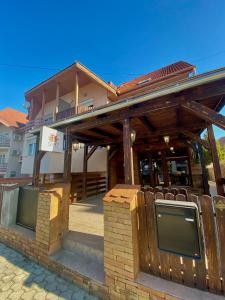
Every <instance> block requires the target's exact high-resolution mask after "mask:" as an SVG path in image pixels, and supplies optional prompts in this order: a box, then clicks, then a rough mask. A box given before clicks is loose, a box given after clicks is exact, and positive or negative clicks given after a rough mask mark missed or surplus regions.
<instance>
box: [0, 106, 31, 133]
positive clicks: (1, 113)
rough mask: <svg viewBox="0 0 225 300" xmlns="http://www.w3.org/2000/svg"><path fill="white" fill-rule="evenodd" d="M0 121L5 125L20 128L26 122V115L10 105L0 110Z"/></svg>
mask: <svg viewBox="0 0 225 300" xmlns="http://www.w3.org/2000/svg"><path fill="white" fill-rule="evenodd" d="M0 123H2V124H4V125H5V126H7V127H15V128H20V127H21V126H24V125H25V124H26V123H27V115H26V114H25V113H22V112H21V111H18V110H15V109H12V108H10V107H7V108H4V109H3V110H0Z"/></svg>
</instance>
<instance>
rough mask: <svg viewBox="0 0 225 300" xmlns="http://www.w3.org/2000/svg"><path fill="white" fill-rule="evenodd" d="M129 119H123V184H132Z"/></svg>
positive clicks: (132, 169)
mask: <svg viewBox="0 0 225 300" xmlns="http://www.w3.org/2000/svg"><path fill="white" fill-rule="evenodd" d="M130 123H131V120H130V119H129V118H126V119H124V121H123V153H124V176H125V184H134V163H133V149H132V143H131V124H130Z"/></svg>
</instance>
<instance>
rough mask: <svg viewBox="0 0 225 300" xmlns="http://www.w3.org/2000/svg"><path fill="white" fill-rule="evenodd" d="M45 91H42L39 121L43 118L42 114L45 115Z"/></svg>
mask: <svg viewBox="0 0 225 300" xmlns="http://www.w3.org/2000/svg"><path fill="white" fill-rule="evenodd" d="M45 100H46V97H45V90H43V91H42V102H41V119H43V118H44V113H45Z"/></svg>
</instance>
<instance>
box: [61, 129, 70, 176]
mask: <svg viewBox="0 0 225 300" xmlns="http://www.w3.org/2000/svg"><path fill="white" fill-rule="evenodd" d="M65 139H66V149H65V151H64V171H63V178H64V179H65V180H71V162H72V137H71V134H69V133H66V134H65Z"/></svg>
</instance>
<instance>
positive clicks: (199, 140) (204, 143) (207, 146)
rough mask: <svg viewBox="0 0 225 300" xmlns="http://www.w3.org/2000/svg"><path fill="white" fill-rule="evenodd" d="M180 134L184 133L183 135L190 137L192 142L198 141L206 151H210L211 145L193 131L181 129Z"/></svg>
mask: <svg viewBox="0 0 225 300" xmlns="http://www.w3.org/2000/svg"><path fill="white" fill-rule="evenodd" d="M179 131H180V133H182V134H183V135H185V136H187V137H189V138H190V139H191V140H193V141H196V142H198V143H200V144H201V145H203V146H204V147H205V148H206V149H210V146H209V143H208V142H207V141H205V140H202V139H201V138H200V137H199V136H198V135H197V134H194V133H192V132H191V131H189V130H187V129H184V128H180V130H179Z"/></svg>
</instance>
